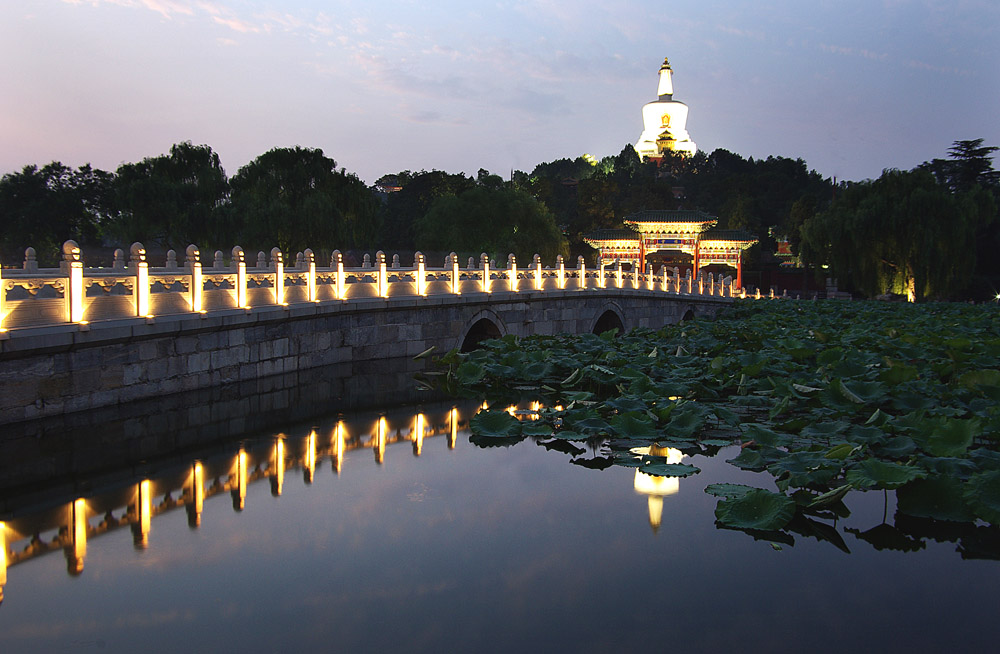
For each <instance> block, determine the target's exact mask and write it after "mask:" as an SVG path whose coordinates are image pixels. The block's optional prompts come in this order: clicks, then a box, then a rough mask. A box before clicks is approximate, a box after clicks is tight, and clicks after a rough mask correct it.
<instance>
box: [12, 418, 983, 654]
mask: <svg viewBox="0 0 1000 654" xmlns="http://www.w3.org/2000/svg"><path fill="white" fill-rule="evenodd" d="M472 408H473V409H474V407H472ZM469 415H471V414H470V412H469V407H463V408H460V409H456V410H454V411H453V410H451V405H450V404H449V405H443V406H439V407H433V408H428V409H426V410H425V409H421V410H419V411H418V410H410V411H407V410H399V411H396V412H390V413H389V414H388V415H386V416H385V418H384V419H380V418H379V416H378V414H377V413H370V414H359V415H358V416H353V417H348V418H345V419H344V420H340V419H339V417H337V416H332V417H329V418H327V419H323V420H314V421H311V422H310V423H309V424H308V425H302V424H300V425H289V426H288V427H287V428H286V429H285V430H284V431H281V430H273V431H270V432H268V433H265V434H257V435H253V436H248V437H246V438H244V439H239V440H234V441H233V442H232V443H230V444H228V445H225V446H222V447H216V448H214V449H213V450H212V451H211V452H206V453H203V454H201V455H199V456H198V458H191V459H188V460H177V461H173V462H168V463H164V464H162V465H160V466H158V467H157V468H156V469H155V470H152V469H150V470H149V471H148V472H149V473H150V474H149V475H148V477H147V474H146V472H147V471H143V470H138V469H134V470H130V471H122V472H121V474H120V475H119V477H118V478H117V481H106V482H105V483H104V485H103V487H101V488H96V490H95V491H94V492H93V493H91V494H90V495H88V496H87V497H83V498H79V499H80V500H82V504H81V503H80V502H79V501H77V499H75V498H73V497H68V498H66V499H65V502H59V501H55V500H51V499H50V500H47V501H42V500H39V499H37V498H36V499H35V500H33V501H34V502H35V504H36V505H37V506H34V507H33V506H24V507H21V508H14V509H12V510H10V511H8V516H7V517H6V523H5V527H4V533H5V539H6V548H7V550H8V560H7V562H6V566H5V576H6V578H5V579H2V578H0V580H2V581H4V582H5V583H4V586H3V591H4V600H3V603H2V605H0V652H4V653H5V654H10V653H14V652H38V651H55V652H58V651H74V652H81V651H114V652H123V651H143V652H160V651H171V652H174V651H211V652H276V651H281V650H285V651H307V650H309V649H312V650H318V651H387V650H389V649H392V650H395V651H468V652H472V651H475V652H511V651H522V650H525V651H554V650H559V651H580V652H607V651H623V650H626V649H632V648H652V649H653V650H672V651H687V652H691V651H724V650H736V651H830V652H835V651H845V650H847V649H849V648H851V649H856V648H860V649H861V650H862V651H941V650H950V651H951V650H957V651H975V650H982V651H986V650H992V649H993V648H994V647H995V644H996V639H997V637H998V636H1000V627H998V624H997V622H998V621H997V610H998V608H997V607H998V601H997V600H998V597H1000V590H998V582H1000V562H998V561H993V560H963V558H962V557H961V556H960V554H959V553H958V552H957V551H956V543H954V542H935V541H934V540H933V539H925V540H924V541H923V543H924V545H923V547H922V548H921V549H919V550H918V551H915V552H905V553H904V552H899V551H889V550H883V551H879V550H876V549H875V548H874V547H873V546H872V545H870V544H869V543H866V542H864V541H862V540H860V539H858V538H857V537H856V536H855V535H853V534H852V533H851V532H849V531H847V530H848V529H857V530H859V531H862V532H864V531H867V530H869V529H871V528H873V527H876V526H877V525H879V524H880V523H882V521H883V516H886V518H887V519H888V521H889V522H891V521H892V517H893V513H894V506H893V501H894V500H893V497H892V495H891V494H889V495H888V496H886V495H883V494H881V493H867V494H864V495H862V494H859V493H853V494H851V495H850V496H848V499H847V504H848V506H849V508H850V509H851V512H852V514H851V516H850V517H849V518H847V519H846V520H843V521H841V522H839V523H838V524H837V525H836V526H835V527H836V530H837V532H838V533H839V534H840V535H841V536H842V538H843V539H844V544H845V545H846V546H847V547H848V548H849V549H850V550H851V552H850V554H848V553H845V552H843V551H841V550H840V549H838V548H837V547H834V546H833V545H832V544H831V543H830V542H826V541H819V540H815V539H812V538H803V537H801V536H796V537H795V542H794V545H793V546H788V545H784V546H782V549H780V550H778V549H775V548H774V547H772V545H771V544H770V543H768V542H765V541H756V540H754V539H753V538H751V537H750V536H749V535H747V534H745V533H742V532H736V531H727V530H722V529H718V528H717V527H716V525H715V519H714V514H713V510H714V507H715V504H716V499H715V498H714V497H711V496H709V495H707V494H705V493H704V492H703V489H704V487H705V486H706V485H707V484H709V483H713V482H723V481H728V482H741V483H749V484H755V485H758V486H761V487H765V488H773V484H772V482H771V480H770V477H762V478H758V477H757V476H756V475H753V474H751V473H746V472H743V471H740V470H738V469H736V468H734V467H732V466H731V465H729V464H727V463H725V461H724V460H725V459H727V458H731V457H732V456H734V455H735V453H736V452H737V449H736V448H726V449H723V451H722V452H721V453H720V454H719V455H718V456H716V457H714V458H705V457H694V458H686V459H685V462H690V463H693V464H694V465H696V466H698V467H699V468H701V473H700V474H697V475H694V476H692V477H688V478H685V479H680V480H678V482H677V485H676V492H670V491H671V490H672V489H666V490H661V491H660V492H661V493H668V494H665V495H663V496H653V497H652V498H650V497H649V496H648V495H646V494H643V493H641V492H639V491H637V490H636V486H637V484H636V472H635V471H634V470H632V469H627V468H623V467H617V466H616V467H611V468H608V469H606V470H591V469H587V468H584V467H581V466H578V465H572V464H570V456H568V455H567V454H564V453H561V452H558V451H550V450H548V449H546V448H544V447H540V446H539V445H538V442H537V441H534V440H531V439H529V440H526V441H523V442H521V443H519V444H517V445H515V446H513V447H507V448H503V447H497V448H487V449H484V448H480V447H477V446H475V445H473V444H472V443H470V441H469V434H468V431H467V425H468V417H469ZM418 416H422V417H418ZM380 422H381V426H380ZM338 424H339V425H340V427H339V428H338ZM418 436H419V437H418ZM418 441H419V442H418ZM279 443H280V444H279ZM278 448H280V454H279V449H278ZM241 452H242V455H241ZM418 452H419V456H415V454H417V453H418ZM593 455H594V452H593V451H592V450H591V451H588V452H587V453H586V454H584V455H582V457H583V458H587V457H591V456H593ZM379 461H381V462H379ZM196 462H197V463H196ZM338 468H339V470H338ZM196 469H200V472H196ZM196 479H197V480H198V481H199V482H200V486H201V488H202V489H203V490H202V492H201V498H200V505H199V502H198V501H197V498H196V496H195V495H196V494H195V491H194V488H195V482H196ZM143 482H146V484H145V486H144V485H143ZM640 486H641V484H640ZM168 493H169V496H168V495H167V494H168ZM146 498H148V499H146ZM660 503H662V507H661V509H662V514H661V515H660V516H659V518H657V515H656V513H657V505H658V504H660ZM198 506H200V511H198V510H197V508H196V507H198ZM74 511H76V515H82V516H84V519H85V523H83V526H82V527H81V526H80V524H81V523H80V522H79V520H80V519H79V518H74ZM109 512H110V513H109ZM74 520H77V522H76V523H74ZM657 522H658V523H659V524H658V528H654V523H657ZM60 525H63V531H62V533H61V534H60V532H59V526H60ZM35 529H37V530H39V538H38V541H37V542H36V543H35V544H34V545H32V540H31V537H32V533H31V532H32V530H35ZM74 539H75V540H74ZM53 541H55V544H52V543H53ZM46 544H48V545H46ZM43 550H46V552H45V553H43ZM32 552H35V554H32ZM68 570H71V571H73V573H74V574H67V572H68ZM77 573H78V574H77Z"/></svg>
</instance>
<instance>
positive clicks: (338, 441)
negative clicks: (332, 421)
mask: <svg viewBox="0 0 1000 654" xmlns="http://www.w3.org/2000/svg"><path fill="white" fill-rule="evenodd" d="M344 438H345V434H344V421H343V420H338V421H337V428H336V429H335V430H334V432H333V468H334V470H336V471H337V472H338V473H339V472H340V469H341V468H342V467H343V465H344Z"/></svg>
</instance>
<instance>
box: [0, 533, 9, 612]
mask: <svg viewBox="0 0 1000 654" xmlns="http://www.w3.org/2000/svg"><path fill="white" fill-rule="evenodd" d="M6 585H7V525H6V524H5V523H4V522H2V521H0V602H3V587H4V586H6Z"/></svg>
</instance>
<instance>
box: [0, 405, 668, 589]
mask: <svg viewBox="0 0 1000 654" xmlns="http://www.w3.org/2000/svg"><path fill="white" fill-rule="evenodd" d="M484 406H485V405H484ZM515 408H516V407H513V406H512V407H509V408H508V411H510V412H511V414H512V415H515V416H516V417H518V418H519V419H522V420H524V419H528V420H531V419H536V418H532V417H531V416H532V415H535V416H537V410H538V408H539V405H538V404H537V403H533V404H532V408H531V410H527V411H515ZM478 409H479V407H478V406H476V405H474V404H466V405H464V406H463V407H462V408H459V407H458V406H438V407H437V408H431V409H428V410H426V411H424V410H418V411H417V412H415V413H413V412H412V410H407V409H401V410H398V411H390V412H388V413H380V414H374V413H369V414H363V415H360V416H358V417H352V418H346V419H345V418H340V419H338V420H337V421H336V422H333V423H326V424H325V425H324V426H317V427H310V428H303V429H302V430H300V431H301V433H299V434H298V435H291V434H286V433H283V432H279V433H277V434H275V435H273V436H269V437H254V438H247V439H244V440H242V441H234V442H233V444H232V445H231V446H224V447H215V448H213V449H211V450H205V451H204V452H202V453H200V454H196V455H193V456H191V457H190V458H188V459H186V460H184V461H180V460H177V459H174V460H173V461H169V462H166V463H164V464H162V465H159V466H157V470H156V472H155V473H153V472H151V473H150V474H149V475H148V476H141V477H133V478H132V479H130V480H128V481H126V482H122V481H120V475H115V474H113V475H112V476H113V478H114V481H102V480H101V479H97V478H95V479H94V480H93V481H92V483H91V484H90V485H92V486H94V487H98V488H100V489H101V490H98V491H97V492H94V493H91V494H89V495H87V496H86V497H75V498H73V496H72V495H70V496H69V498H71V499H65V500H62V501H60V500H56V501H54V502H53V501H46V499H45V498H44V497H42V498H41V499H39V497H38V496H36V497H32V498H29V499H28V500H27V501H26V502H25V504H28V505H30V506H32V507H33V508H32V509H31V510H29V511H28V512H25V513H23V514H21V512H20V511H18V510H17V509H14V510H8V516H7V517H6V519H5V520H3V521H0V602H2V601H3V591H4V586H5V585H6V584H7V570H8V569H9V568H12V567H14V566H17V565H19V564H22V563H26V562H27V561H30V560H32V559H36V558H39V557H42V556H45V555H47V554H52V553H54V552H58V551H62V552H63V553H64V555H65V557H66V564H67V571H68V573H69V574H70V575H71V576H77V575H80V574H82V573H83V569H84V562H85V560H86V557H87V547H88V543H91V542H92V541H94V540H95V539H96V538H98V537H100V536H103V535H105V534H108V533H111V532H118V531H119V530H123V529H128V530H130V531H131V532H132V538H133V543H134V546H135V547H136V548H137V549H140V550H142V549H146V548H148V547H149V546H150V542H151V541H150V536H151V533H152V522H153V519H154V518H158V517H160V516H162V515H165V514H168V513H172V512H173V511H177V510H183V511H184V512H185V513H186V514H187V522H188V525H189V526H190V527H191V528H198V527H199V526H201V521H202V513H203V510H204V505H205V501H206V500H208V499H209V498H212V497H215V496H219V495H224V494H227V493H228V494H229V496H230V499H231V501H232V507H233V510H234V511H237V512H239V511H242V510H243V509H244V508H245V507H246V499H247V490H248V487H249V486H250V485H251V484H253V483H255V482H261V481H264V480H267V481H268V483H269V484H270V490H271V495H273V496H275V497H277V496H280V495H281V494H282V490H283V488H284V483H285V476H286V475H287V474H288V473H290V472H291V471H293V470H300V471H301V474H302V477H303V481H304V482H305V483H306V484H311V483H312V482H313V478H314V475H315V474H316V471H317V469H318V468H320V467H321V466H322V464H323V462H324V460H329V462H330V467H331V470H332V471H333V472H334V473H337V474H339V473H340V472H341V470H342V468H343V465H344V459H345V456H346V455H347V453H348V452H354V451H358V450H364V449H370V450H371V451H372V454H373V457H374V460H375V463H376V464H382V463H383V462H384V461H385V456H386V449H387V448H388V447H389V446H390V445H398V444H402V443H409V444H410V446H411V448H412V453H413V455H414V456H420V455H421V453H422V452H423V448H424V441H425V440H427V439H430V438H437V437H441V436H444V437H445V442H446V444H447V447H448V449H454V448H455V446H456V442H457V439H458V434H459V432H460V431H466V430H467V429H468V426H469V418H468V417H469V416H470V415H471V414H473V413H475V411H477V410H478ZM532 440H544V437H533V438H532ZM633 452H634V453H636V454H649V455H653V456H663V457H666V458H667V462H668V463H679V462H680V461H681V459H682V458H683V454H681V452H680V451H679V450H676V449H673V448H662V447H656V446H653V447H646V448H639V449H638V450H633ZM678 487H679V480H678V479H677V478H675V477H657V476H652V475H648V474H645V473H643V472H641V471H639V470H638V469H637V470H636V472H635V479H634V488H635V491H636V492H637V493H640V494H643V495H646V496H647V498H648V504H649V523H650V526H651V527H652V528H653V530H654V531H656V530H658V529H659V526H660V521H661V514H662V506H663V498H664V497H666V496H668V495H672V494H674V493H676V492H677V491H678ZM40 505H42V506H44V507H45V508H43V509H41V510H38V509H36V508H34V507H38V506H40ZM0 517H4V516H2V515H0Z"/></svg>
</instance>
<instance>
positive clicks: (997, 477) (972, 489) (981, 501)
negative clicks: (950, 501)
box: [965, 470, 1000, 524]
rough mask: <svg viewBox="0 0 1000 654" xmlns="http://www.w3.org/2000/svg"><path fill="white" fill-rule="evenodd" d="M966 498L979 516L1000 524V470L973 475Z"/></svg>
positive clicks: (967, 487) (967, 488) (966, 491)
mask: <svg viewBox="0 0 1000 654" xmlns="http://www.w3.org/2000/svg"><path fill="white" fill-rule="evenodd" d="M965 499H966V501H967V502H968V503H969V505H970V506H971V507H972V509H973V510H974V511H975V512H976V515H977V516H978V517H980V518H982V519H983V520H985V521H987V522H991V523H993V524H1000V470H991V471H989V472H983V473H980V474H978V475H973V476H972V478H970V479H969V482H968V485H967V486H966V488H965Z"/></svg>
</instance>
